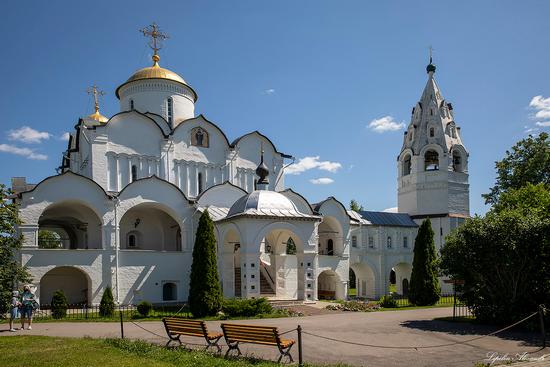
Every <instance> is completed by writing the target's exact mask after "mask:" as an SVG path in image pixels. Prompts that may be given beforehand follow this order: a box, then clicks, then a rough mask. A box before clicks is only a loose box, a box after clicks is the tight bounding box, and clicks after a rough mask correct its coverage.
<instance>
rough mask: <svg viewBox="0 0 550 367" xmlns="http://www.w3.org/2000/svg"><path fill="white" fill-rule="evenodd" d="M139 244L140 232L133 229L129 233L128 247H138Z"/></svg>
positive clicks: (127, 238)
mask: <svg viewBox="0 0 550 367" xmlns="http://www.w3.org/2000/svg"><path fill="white" fill-rule="evenodd" d="M138 246H139V233H138V232H137V231H132V232H130V233H128V235H127V237H126V247H127V248H136V247H138Z"/></svg>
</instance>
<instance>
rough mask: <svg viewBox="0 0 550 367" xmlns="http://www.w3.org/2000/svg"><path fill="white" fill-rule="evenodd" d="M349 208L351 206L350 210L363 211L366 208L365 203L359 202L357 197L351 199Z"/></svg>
mask: <svg viewBox="0 0 550 367" xmlns="http://www.w3.org/2000/svg"><path fill="white" fill-rule="evenodd" d="M349 208H350V210H353V211H354V212H361V211H363V210H365V209H364V208H363V205H359V203H358V202H357V201H356V200H355V199H351V201H350V202H349Z"/></svg>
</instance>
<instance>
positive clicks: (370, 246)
mask: <svg viewBox="0 0 550 367" xmlns="http://www.w3.org/2000/svg"><path fill="white" fill-rule="evenodd" d="M369 248H374V238H373V237H369Z"/></svg>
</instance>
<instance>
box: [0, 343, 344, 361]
mask: <svg viewBox="0 0 550 367" xmlns="http://www.w3.org/2000/svg"><path fill="white" fill-rule="evenodd" d="M0 338H1V342H0V365H1V366H3V367H12V366H13V367H16V366H17V367H18V366H28V367H33V366H37V367H38V366H40V367H54V366H55V367H58V366H83V367H87V366H101V367H130V366H132V367H133V366H154V367H157V366H158V367H160V366H197V367H209V366H222V367H224V366H227V367H233V366H235V367H236V366H258V367H271V366H273V367H274V366H279V365H278V364H277V363H274V362H268V361H260V360H253V359H224V358H222V357H218V356H215V355H212V354H209V353H205V352H198V351H188V350H185V349H183V348H176V349H166V348H163V347H161V346H157V345H152V344H149V343H146V342H143V341H129V340H122V339H90V338H84V339H77V338H56V337H47V336H10V337H0ZM293 356H294V357H295V359H297V357H298V356H297V353H296V351H295V352H294V353H293ZM310 366H313V365H310ZM339 366H344V365H339Z"/></svg>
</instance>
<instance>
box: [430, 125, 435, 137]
mask: <svg viewBox="0 0 550 367" xmlns="http://www.w3.org/2000/svg"><path fill="white" fill-rule="evenodd" d="M434 136H435V129H434V128H433V127H430V138H433V137H434Z"/></svg>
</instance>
